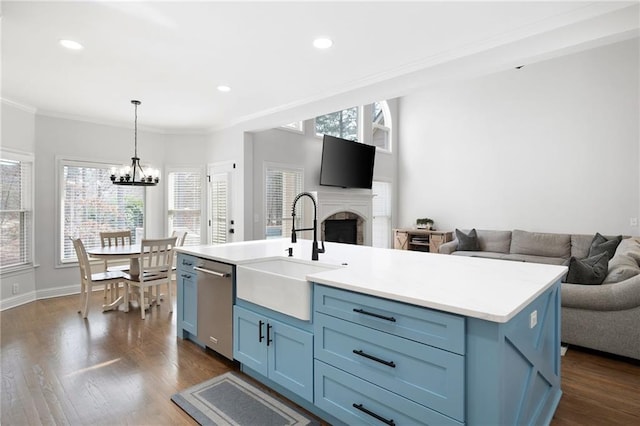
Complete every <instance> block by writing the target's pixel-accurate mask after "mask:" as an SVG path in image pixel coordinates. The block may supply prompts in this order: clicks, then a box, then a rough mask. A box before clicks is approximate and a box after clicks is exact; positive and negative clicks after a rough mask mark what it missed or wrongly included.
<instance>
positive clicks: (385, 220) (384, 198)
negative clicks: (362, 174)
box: [371, 181, 391, 248]
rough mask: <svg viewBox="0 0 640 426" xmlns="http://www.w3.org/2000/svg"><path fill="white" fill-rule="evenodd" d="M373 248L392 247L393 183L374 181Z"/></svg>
mask: <svg viewBox="0 0 640 426" xmlns="http://www.w3.org/2000/svg"><path fill="white" fill-rule="evenodd" d="M371 189H372V192H373V223H372V234H373V238H372V245H373V247H381V248H390V247H391V243H390V241H391V183H389V182H380V181H373V185H372V187H371Z"/></svg>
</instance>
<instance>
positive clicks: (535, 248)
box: [511, 229, 571, 258]
mask: <svg viewBox="0 0 640 426" xmlns="http://www.w3.org/2000/svg"><path fill="white" fill-rule="evenodd" d="M511 253H512V254H529V255H533V256H544V257H562V258H569V257H571V236H570V235H569V234H551V233H543V232H527V231H522V230H519V229H516V230H514V231H513V232H512V233H511Z"/></svg>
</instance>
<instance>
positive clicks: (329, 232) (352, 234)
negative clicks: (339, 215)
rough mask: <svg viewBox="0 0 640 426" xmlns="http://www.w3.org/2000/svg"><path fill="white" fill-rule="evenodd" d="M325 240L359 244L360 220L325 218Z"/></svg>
mask: <svg viewBox="0 0 640 426" xmlns="http://www.w3.org/2000/svg"><path fill="white" fill-rule="evenodd" d="M324 240H325V241H332V242H334V243H345V244H357V243H358V220H357V219H344V220H335V219H332V220H325V221H324Z"/></svg>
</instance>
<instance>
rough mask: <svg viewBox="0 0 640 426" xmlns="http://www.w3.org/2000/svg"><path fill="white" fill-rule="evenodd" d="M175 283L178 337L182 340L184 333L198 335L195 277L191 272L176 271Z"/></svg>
mask: <svg viewBox="0 0 640 426" xmlns="http://www.w3.org/2000/svg"><path fill="white" fill-rule="evenodd" d="M176 282H177V287H178V289H177V290H178V295H177V305H178V324H177V330H178V337H180V338H184V337H185V335H184V331H188V332H189V333H191V334H193V337H194V338H195V336H196V335H197V334H198V286H197V284H196V276H195V274H194V273H193V272H186V271H184V270H181V269H178V270H177V271H176Z"/></svg>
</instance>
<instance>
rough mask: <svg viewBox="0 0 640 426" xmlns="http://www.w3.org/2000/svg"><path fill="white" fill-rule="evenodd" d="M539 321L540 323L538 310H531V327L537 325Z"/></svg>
mask: <svg viewBox="0 0 640 426" xmlns="http://www.w3.org/2000/svg"><path fill="white" fill-rule="evenodd" d="M537 323H538V311H537V310H536V311H533V312H531V315H530V316H529V328H533V327H535V326H536V324H537Z"/></svg>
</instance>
